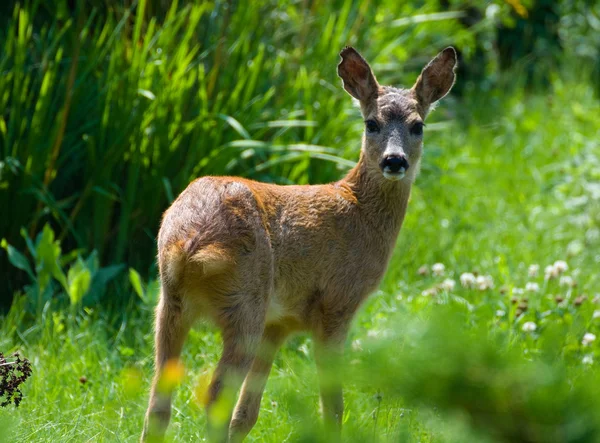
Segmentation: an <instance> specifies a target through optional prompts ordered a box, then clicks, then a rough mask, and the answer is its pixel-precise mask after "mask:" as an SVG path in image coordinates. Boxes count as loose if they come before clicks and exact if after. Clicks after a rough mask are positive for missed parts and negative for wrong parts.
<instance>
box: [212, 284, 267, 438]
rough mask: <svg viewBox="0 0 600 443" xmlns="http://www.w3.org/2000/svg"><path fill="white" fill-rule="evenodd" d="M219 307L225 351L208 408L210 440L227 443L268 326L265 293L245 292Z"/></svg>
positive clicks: (214, 379) (215, 373)
mask: <svg viewBox="0 0 600 443" xmlns="http://www.w3.org/2000/svg"><path fill="white" fill-rule="evenodd" d="M230 297H231V298H233V299H236V301H235V302H234V303H233V304H232V305H230V306H227V307H224V308H222V309H221V310H220V314H219V317H220V318H219V323H220V325H221V330H222V336H223V354H222V355H221V359H220V360H219V363H218V365H217V368H216V370H215V372H214V374H213V378H212V381H211V383H210V386H209V389H208V399H207V405H206V411H207V416H208V434H209V438H210V441H217V442H227V441H228V432H229V425H230V422H231V417H232V413H233V407H234V405H235V398H236V396H237V392H238V390H239V388H240V386H241V384H242V382H243V380H244V379H245V378H246V376H247V374H248V371H249V370H250V367H251V365H252V362H253V361H254V358H255V356H256V353H257V349H258V347H259V344H260V341H261V336H262V334H263V330H264V327H265V314H266V301H265V300H266V296H265V294H264V292H262V291H261V290H259V291H250V292H248V291H244V293H243V294H239V295H238V294H235V295H231V296H230Z"/></svg>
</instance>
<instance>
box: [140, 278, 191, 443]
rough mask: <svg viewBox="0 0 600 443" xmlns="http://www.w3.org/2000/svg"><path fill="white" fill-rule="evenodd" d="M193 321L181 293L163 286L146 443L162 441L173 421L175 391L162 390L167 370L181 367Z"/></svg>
mask: <svg viewBox="0 0 600 443" xmlns="http://www.w3.org/2000/svg"><path fill="white" fill-rule="evenodd" d="M192 323H193V319H192V318H189V316H188V314H187V313H186V312H184V310H183V306H182V299H181V295H180V294H179V292H178V291H177V290H176V289H175V288H174V287H169V285H168V284H163V285H162V288H161V295H160V300H159V302H158V305H157V307H156V323H155V374H154V379H153V380H152V388H151V391H150V401H149V405H148V411H147V413H146V418H145V421H144V430H143V433H142V441H148V440H155V441H160V440H162V438H163V436H164V433H165V431H166V428H167V426H168V424H169V420H170V418H171V397H172V387H168V386H161V378H162V376H163V374H164V371H165V367H166V366H167V364H169V363H170V362H173V363H174V364H177V363H178V361H179V357H180V355H181V351H182V349H183V344H184V342H185V339H186V337H187V335H188V332H189V330H190V327H191V325H192Z"/></svg>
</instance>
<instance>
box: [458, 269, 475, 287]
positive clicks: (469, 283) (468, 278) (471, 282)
mask: <svg viewBox="0 0 600 443" xmlns="http://www.w3.org/2000/svg"><path fill="white" fill-rule="evenodd" d="M460 284H461V285H462V286H463V287H465V288H472V287H474V286H475V276H474V275H473V274H472V273H470V272H463V273H462V274H461V275H460Z"/></svg>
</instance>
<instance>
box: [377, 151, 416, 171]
mask: <svg viewBox="0 0 600 443" xmlns="http://www.w3.org/2000/svg"><path fill="white" fill-rule="evenodd" d="M379 166H380V167H381V170H382V171H383V172H391V173H392V174H397V173H398V172H401V171H402V172H406V171H407V170H408V167H409V164H408V160H406V157H405V156H404V155H388V156H386V157H385V158H384V159H383V160H382V161H381V164H380V165H379ZM403 169H404V170H403Z"/></svg>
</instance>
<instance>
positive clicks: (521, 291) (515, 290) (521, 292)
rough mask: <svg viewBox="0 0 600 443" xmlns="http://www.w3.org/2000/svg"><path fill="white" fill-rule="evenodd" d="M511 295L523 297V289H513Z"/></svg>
mask: <svg viewBox="0 0 600 443" xmlns="http://www.w3.org/2000/svg"><path fill="white" fill-rule="evenodd" d="M512 293H513V295H523V294H524V293H525V290H524V289H523V288H513V290H512Z"/></svg>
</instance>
